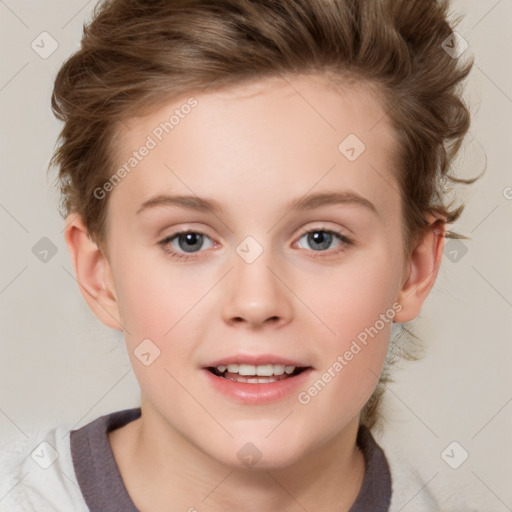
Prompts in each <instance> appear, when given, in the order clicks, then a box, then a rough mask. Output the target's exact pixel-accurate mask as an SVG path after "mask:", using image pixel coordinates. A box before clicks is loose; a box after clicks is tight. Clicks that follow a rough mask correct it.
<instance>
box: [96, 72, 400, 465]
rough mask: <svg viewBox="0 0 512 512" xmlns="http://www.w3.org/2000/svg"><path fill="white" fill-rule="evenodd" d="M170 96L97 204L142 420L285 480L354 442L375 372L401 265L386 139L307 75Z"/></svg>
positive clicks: (127, 136) (370, 117)
mask: <svg viewBox="0 0 512 512" xmlns="http://www.w3.org/2000/svg"><path fill="white" fill-rule="evenodd" d="M187 100H189V96H186V97H184V98H183V100H182V101H174V102H173V103H172V104H169V105H167V106H165V107H163V108H160V109H158V110H157V111H155V112H154V113H152V114H151V115H148V116H147V117H142V118H137V119H132V120H130V121H129V122H128V123H126V125H124V126H123V127H122V130H121V132H120V137H119V139H118V148H119V151H118V154H117V156H116V158H117V164H118V167H117V168H121V167H122V166H123V165H124V164H127V165H126V166H125V172H124V173H123V172H121V173H119V174H118V177H122V180H121V182H120V183H117V181H119V180H117V181H116V182H115V183H116V184H115V186H113V190H112V191H111V192H110V194H111V196H110V198H109V206H108V218H109V232H108V238H107V241H108V263H109V266H107V269H108V270H109V272H111V274H109V275H110V278H109V279H110V282H111V284H112V289H113V290H114V296H115V298H116V302H117V306H116V307H117V308H118V309H117V310H116V311H115V312H114V315H118V316H119V320H120V324H121V325H122V326H123V329H124V335H125V339H126V343H127V347H128V353H129V356H130V358H131V363H132V365H133V369H134V372H135V374H136V377H137V379H138V381H139V383H140V386H141V389H142V411H143V420H144V423H143V424H145V425H147V426H148V431H150V430H151V431H152V432H159V434H157V435H160V434H162V435H168V436H172V437H173V438H174V439H178V440H180V441H182V442H183V443H184V445H187V446H190V445H191V446H193V447H195V448H199V449H200V450H201V451H202V452H204V453H206V454H208V455H210V456H212V457H213V458H214V459H216V460H218V461H221V462H223V463H226V464H230V465H238V466H241V465H242V464H247V463H250V462H249V461H254V462H256V461H258V465H259V467H265V466H266V467H285V466H286V465H289V464H292V463H293V462H296V461H298V460H299V459H300V458H302V457H304V456H305V455H307V454H309V453H312V452H313V451H314V450H316V449H320V448H322V447H324V448H325V447H328V446H333V443H335V442H337V441H339V440H340V439H341V438H342V437H343V436H345V437H346V435H347V432H349V431H350V432H352V433H353V432H354V429H355V428H356V427H357V423H358V418H359V414H360V411H361V409H362V408H363V406H364V404H365V402H366V401H367V400H368V398H369V397H370V395H371V394H372V392H373V390H374V388H375V386H376V384H377V381H378V375H379V374H380V372H381V369H382V367H383V364H384V361H385V355H386V350H387V347H388V342H389V337H390V330H391V326H392V323H393V319H395V320H396V319H397V317H396V316H395V314H396V313H398V312H399V311H400V309H401V305H400V304H398V303H397V300H398V297H399V292H400V290H401V288H402V285H403V283H404V279H405V278H406V277H407V272H406V271H407V269H408V265H407V262H406V261H405V260H404V258H403V254H402V253H403V240H402V237H401V233H402V219H401V208H400V198H399V194H398V190H399V185H398V183H397V181H396V179H395V176H394V171H395V169H394V168H393V165H392V151H393V149H394V139H393V132H392V129H391V127H390V125H389V124H388V119H387V117H386V115H385V112H384V111H383V109H382V107H381V106H380V104H379V102H378V100H377V99H376V98H375V97H374V96H373V95H372V94H371V93H370V92H369V90H368V89H366V88H364V87H362V86H357V87H356V86H347V88H346V90H344V91H341V92H340V91H336V90H335V89H334V87H333V86H332V85H329V84H328V82H327V81H325V80H322V79H320V78H319V77H317V76H303V77H297V76H294V77H290V78H287V79H286V80H284V79H273V80H265V81H262V82H260V83H257V84H252V85H246V86H243V87H237V88H234V89H230V90H226V91H223V92H207V93H203V94H198V95H197V96H196V97H195V100H189V101H188V102H187ZM186 105H188V106H186ZM143 148H145V149H143ZM117 168H116V169H117ZM127 169H128V170H129V171H127ZM125 174H126V175H125ZM124 175H125V176H124ZM112 183H114V181H112ZM108 188H109V185H107V186H106V188H105V189H106V190H108ZM98 194H101V192H100V191H98ZM180 233H181V234H180ZM231 365H234V366H231ZM226 367H227V368H226ZM230 370H231V371H230ZM227 372H229V373H227ZM237 372H239V373H237ZM283 372H284V373H283ZM287 372H293V373H291V374H288V373H287ZM240 374H246V375H240ZM255 374H259V375H258V376H255ZM270 374H271V375H272V376H269V375H270Z"/></svg>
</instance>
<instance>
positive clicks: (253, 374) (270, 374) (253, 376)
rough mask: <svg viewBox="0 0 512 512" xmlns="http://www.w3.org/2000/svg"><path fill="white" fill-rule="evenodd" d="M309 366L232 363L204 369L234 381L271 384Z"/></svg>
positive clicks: (292, 375) (299, 372)
mask: <svg viewBox="0 0 512 512" xmlns="http://www.w3.org/2000/svg"><path fill="white" fill-rule="evenodd" d="M310 368H311V367H310V366H294V365H284V364H273V363H268V364H259V365H251V364H239V363H232V364H220V365H217V366H209V367H207V368H206V369H207V370H208V371H209V372H210V373H212V374H213V375H215V376H216V377H219V378H221V379H228V380H231V381H234V382H240V383H244V384H272V383H274V382H280V381H283V380H288V379H292V378H293V377H296V376H297V375H300V374H301V373H302V372H304V371H306V370H308V369H310Z"/></svg>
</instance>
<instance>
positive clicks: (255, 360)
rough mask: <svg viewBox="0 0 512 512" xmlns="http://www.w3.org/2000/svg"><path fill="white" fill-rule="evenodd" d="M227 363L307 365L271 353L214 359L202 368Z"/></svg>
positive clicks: (304, 366) (300, 366) (299, 366)
mask: <svg viewBox="0 0 512 512" xmlns="http://www.w3.org/2000/svg"><path fill="white" fill-rule="evenodd" d="M228 364H248V365H253V366H260V365H266V364H281V365H284V366H295V367H296V368H307V367H308V366H309V365H307V364H304V363H301V362H299V361H296V360H293V359H288V358H285V357H281V356H277V355H272V354H239V355H232V356H226V357H222V358H220V359H216V360H215V361H212V362H211V363H207V364H206V365H205V366H204V368H216V367H217V366H220V365H225V366H227V365H228Z"/></svg>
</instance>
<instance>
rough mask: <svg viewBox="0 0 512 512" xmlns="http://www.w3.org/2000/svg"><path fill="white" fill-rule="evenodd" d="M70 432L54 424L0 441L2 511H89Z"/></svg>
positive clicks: (0, 497) (0, 503) (0, 506)
mask: <svg viewBox="0 0 512 512" xmlns="http://www.w3.org/2000/svg"><path fill="white" fill-rule="evenodd" d="M69 436H70V431H69V430H68V429H65V428H62V427H55V428H51V429H48V430H44V431H38V432H32V433H30V434H28V435H27V436H26V437H21V436H19V437H17V438H16V439H14V438H11V439H7V440H4V441H3V442H2V443H1V444H0V509H1V510H2V512H33V511H35V510H37V511H38V512H58V511H62V510H73V511H76V512H88V508H87V506H86V505H85V502H84V500H83V498H82V494H81V492H80V489H79V486H78V483H77V480H76V477H75V472H74V468H73V462H72V459H71V448H70V437H69Z"/></svg>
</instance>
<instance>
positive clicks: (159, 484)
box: [109, 409, 365, 512]
mask: <svg viewBox="0 0 512 512" xmlns="http://www.w3.org/2000/svg"><path fill="white" fill-rule="evenodd" d="M148 418H150V419H148ZM148 418H147V417H145V415H144V409H143V414H142V416H141V418H139V419H138V420H136V421H133V422H131V423H129V424H127V425H126V426H124V427H121V428H120V429H117V430H114V431H112V432H110V433H109V441H110V444H111V446H112V450H113V452H114V457H115V459H116V462H117V465H118V467H119V470H120V472H121V476H122V478H123V481H124V483H125V486H126V488H127V490H128V493H129V494H130V497H131V498H132V500H133V502H134V503H135V506H136V507H137V508H138V509H139V510H140V511H141V512H147V511H150V510H151V511H152V512H160V511H162V512H163V511H166V512H168V511H169V509H170V508H169V507H170V506H171V508H172V509H173V510H186V511H190V512H195V511H199V510H200V511H201V512H203V511H205V512H206V511H209V512H219V511H221V510H226V509H228V507H229V509H236V510H239V511H240V512H259V511H261V510H281V511H284V512H295V511H303V510H325V511H336V512H343V511H348V510H349V509H350V507H351V505H352V504H353V503H354V501H355V500H356V497H357V495H358V493H359V490H360V488H361V484H362V481H363V477H364V469H365V468H364V458H363V455H362V453H361V451H360V450H359V448H358V447H357V445H356V436H357V428H358V421H357V418H355V419H354V421H353V422H351V423H350V424H349V425H347V427H346V428H345V429H343V431H342V432H340V433H339V434H338V435H337V436H336V437H335V438H333V439H332V440H330V441H329V443H327V444H325V445H323V446H319V447H317V448H316V449H314V450H313V451H312V452H310V453H309V454H308V455H307V456H305V457H303V458H302V459H300V460H299V461H298V462H296V463H294V464H292V465H290V466H287V467H285V468H277V469H276V468H272V469H259V468H257V467H252V468H239V467H232V466H228V465H224V464H222V463H221V462H219V461H217V460H215V459H213V458H211V457H210V456H209V455H207V454H206V453H204V452H202V451H201V450H199V449H198V448H197V447H196V446H194V445H192V444H191V443H190V442H189V441H188V440H186V439H184V438H183V437H182V436H181V435H180V434H179V433H177V432H176V431H174V430H171V429H170V427H169V425H168V424H166V423H165V421H163V419H156V418H158V417H155V416H148ZM164 439H165V440H166V441H165V442H164V441H162V440H164Z"/></svg>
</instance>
